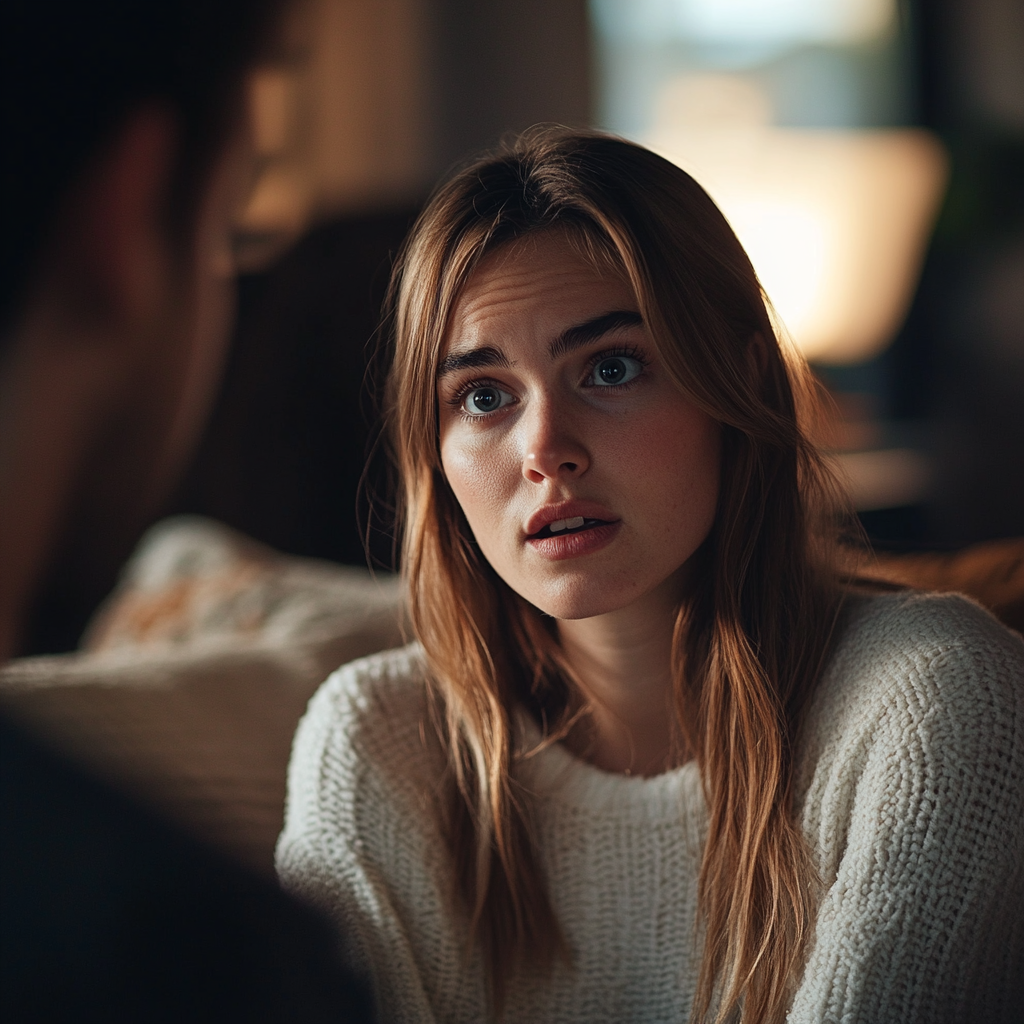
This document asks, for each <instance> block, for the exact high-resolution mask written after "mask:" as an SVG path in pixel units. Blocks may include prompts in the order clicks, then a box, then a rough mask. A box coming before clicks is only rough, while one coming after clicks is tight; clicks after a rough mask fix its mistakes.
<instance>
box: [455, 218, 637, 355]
mask: <svg viewBox="0 0 1024 1024" xmlns="http://www.w3.org/2000/svg"><path fill="white" fill-rule="evenodd" d="M612 300H614V304H615V305H616V306H617V307H624V308H634V309H635V308H638V304H637V300H636V296H635V294H634V292H633V289H632V286H631V285H630V284H629V282H628V279H627V277H626V275H625V272H624V271H623V270H622V269H621V268H618V267H614V266H613V265H612V264H611V263H610V261H609V260H598V259H596V258H594V257H593V256H592V254H591V253H589V252H587V251H586V250H585V249H584V248H583V246H582V245H580V244H579V241H578V240H577V239H576V238H574V237H573V236H572V235H571V234H570V233H569V232H567V231H565V230H564V229H558V228H553V229H546V230H544V231H537V232H532V233H531V234H529V235H526V236H524V237H521V238H518V239H515V240H514V241H510V242H508V243H506V244H504V245H502V246H500V247H499V248H497V249H495V250H493V251H492V252H489V253H487V254H486V255H485V256H484V257H483V258H482V259H481V260H480V262H479V263H478V264H477V266H476V267H475V268H474V269H473V271H472V272H471V273H470V275H469V276H468V278H467V280H466V282H465V285H464V286H463V288H462V289H461V290H460V292H459V295H458V296H457V298H456V300H455V302H454V303H453V306H452V312H451V315H450V317H449V323H448V330H447V331H446V339H445V344H446V346H447V345H448V344H450V343H451V339H452V336H453V335H456V334H459V333H461V332H462V331H464V330H466V329H467V328H472V327H473V326H475V325H479V324H480V323H481V321H486V320H488V319H493V318H494V317H496V316H508V315H510V314H511V313H512V312H514V311H525V310H527V309H529V310H532V311H534V312H536V311H537V310H538V309H543V308H551V309H552V310H557V309H558V308H559V307H564V306H572V305H574V304H576V305H578V304H580V303H583V304H587V303H594V302H597V303H598V304H601V303H602V302H605V301H612Z"/></svg>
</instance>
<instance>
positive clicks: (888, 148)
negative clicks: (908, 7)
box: [644, 75, 946, 365]
mask: <svg viewBox="0 0 1024 1024" xmlns="http://www.w3.org/2000/svg"><path fill="white" fill-rule="evenodd" d="M716 89H717V93H716ZM766 109H767V107H766V105H765V104H764V103H763V101H762V98H761V97H759V96H758V94H757V93H756V90H754V89H753V87H751V86H750V85H749V84H748V83H746V82H744V81H742V80H739V79H733V78H731V77H729V76H724V75H723V76H696V77H695V78H694V80H692V81H682V82H675V83H671V84H670V88H669V89H668V90H667V92H666V94H664V95H663V96H662V98H661V100H660V102H659V105H658V115H657V120H656V124H655V128H654V130H653V131H652V132H651V133H650V134H649V135H648V137H647V138H646V139H644V141H645V142H646V143H647V144H648V145H650V146H651V147H652V148H653V149H654V150H656V151H657V152H659V153H661V154H662V155H663V156H665V157H667V158H668V159H670V160H672V161H673V162H675V163H677V164H679V165H680V166H681V167H683V168H684V169H686V170H687V171H689V172H690V173H692V174H693V176H694V177H695V178H696V179H697V180H698V181H699V182H700V183H701V184H702V185H703V186H704V187H705V188H706V189H707V190H708V192H709V193H710V194H711V196H712V198H714V199H715V201H716V202H717V203H718V205H719V206H720V207H721V209H722V211H723V212H724V213H725V215H726V217H727V218H728V219H729V221H730V223H731V224H732V226H733V228H734V230H735V231H736V234H737V235H738V236H739V238H740V241H741V242H742V243H743V245H744V247H745V248H746V250H747V252H748V253H749V255H750V258H751V261H752V262H753V264H754V267H755V269H756V270H757V273H758V276H759V277H760V279H761V282H762V284H763V285H764V288H765V291H766V292H767V294H768V297H769V299H771V301H772V304H773V305H774V306H775V310H776V312H777V313H778V315H779V317H780V319H781V321H782V323H783V324H784V325H785V327H786V329H787V330H788V331H789V333H790V334H791V336H792V338H793V340H794V341H795V342H796V344H797V346H798V347H799V348H800V349H801V351H802V352H803V353H804V355H806V356H807V358H809V359H811V360H815V361H818V362H822V363H830V364H834V365H843V364H851V363H857V362H861V361H863V360H865V359H870V358H871V357H872V356H875V355H877V354H878V353H879V352H880V351H882V350H883V349H884V348H885V346H886V345H887V344H888V343H889V342H890V341H891V340H892V339H893V337H894V336H895V334H896V331H897V330H898V328H899V325H900V323H901V322H902V320H903V317H904V316H905V314H906V310H907V307H908V305H909V303H910V299H911V297H912V294H913V289H914V285H915V283H916V281H917V277H918V274H919V272H920V266H921V261H922V259H923V256H924V250H925V246H926V244H927V240H928V237H929V234H930V231H931V227H932V223H933V221H934V217H935V214H936V211H937V208H938V202H939V199H940V197H941V193H942V187H943V184H944V181H945V174H946V160H945V156H944V153H943V150H942V148H941V146H940V145H939V143H938V141H937V140H936V139H935V138H934V137H933V136H931V135H930V134H928V133H926V132H923V131H920V130H915V129H898V130H891V129H890V130H857V129H852V130H848V131H825V130H815V129H810V130H809V129H794V128H777V127H772V126H771V125H770V124H766V123H763V122H764V121H765V111H766ZM710 114H713V116H709V115H710Z"/></svg>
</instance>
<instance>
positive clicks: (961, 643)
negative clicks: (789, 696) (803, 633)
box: [823, 591, 1024, 700]
mask: <svg viewBox="0 0 1024 1024" xmlns="http://www.w3.org/2000/svg"><path fill="white" fill-rule="evenodd" d="M981 678H986V679H989V680H990V682H991V685H992V686H993V687H995V688H996V689H1000V690H1005V695H1006V696H1007V697H1008V698H1011V699H1021V698H1022V697H1024V690H1022V687H1024V639H1022V638H1021V636H1020V634H1018V633H1015V632H1013V631H1012V630H1010V629H1007V628H1006V627H1005V626H1004V625H1002V623H1000V622H999V621H998V620H997V619H995V618H994V617H993V616H992V615H991V614H990V613H989V612H988V611H986V610H985V609H984V608H982V607H981V606H980V605H979V604H977V603H976V602H974V601H972V600H971V599H970V598H968V597H964V596H962V595H960V594H929V593H921V592H918V591H900V592H897V593H890V594H877V595H870V596H869V595H862V594H858V595H852V596H851V597H850V598H849V599H848V602H847V607H846V609H845V614H844V615H843V617H842V620H841V622H840V626H839V631H838V634H837V638H836V642H835V644H834V647H833V651H832V656H831V659H830V664H829V666H828V668H827V670H826V672H825V677H824V680H823V683H824V688H825V690H826V691H827V690H829V689H830V688H831V689H832V690H834V691H840V692H845V693H846V694H847V695H848V696H851V697H853V698H855V699H856V698H857V697H861V696H864V697H868V699H871V698H874V699H883V700H884V699H886V697H887V694H888V695H889V696H891V694H892V692H894V691H899V690H901V689H905V688H907V687H911V688H913V689H915V690H917V691H919V692H920V691H921V690H922V689H924V690H927V689H929V688H930V687H931V686H935V687H938V688H939V690H940V691H941V693H944V694H950V695H952V694H954V693H959V692H962V691H970V690H973V689H975V688H976V686H977V684H978V682H979V681H980V679H981ZM829 684H831V687H830V686H829ZM863 687H867V690H868V691H869V692H868V693H866V694H862V693H861V692H860V691H861V689H862V688H863ZM936 696H939V693H938V692H937V693H936Z"/></svg>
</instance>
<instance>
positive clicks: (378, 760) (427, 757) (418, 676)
mask: <svg viewBox="0 0 1024 1024" xmlns="http://www.w3.org/2000/svg"><path fill="white" fill-rule="evenodd" d="M430 718H431V715H430V701H429V695H428V689H427V682H426V663H425V659H424V655H423V651H422V649H421V648H420V646H419V645H418V644H410V645H409V646H407V647H402V648H398V649H396V650H391V651H383V652H381V653H379V654H375V655H371V656H370V657H367V658H360V659H359V660H358V661H353V662H350V663H349V664H347V665H343V666H342V667H341V668H339V669H338V670H337V671H336V672H334V673H333V674H332V675H330V676H329V677H328V678H327V680H326V682H324V683H323V685H322V686H321V687H320V689H319V690H317V692H316V694H314V696H313V698H312V700H310V702H309V706H308V708H307V710H306V714H305V715H304V716H303V718H302V721H301V722H300V723H299V728H298V730H297V732H296V734H295V740H294V744H293V749H292V760H291V765H290V768H289V792H290V804H291V805H294V804H295V803H296V802H297V801H300V800H302V799H307V800H317V801H318V802H323V801H328V802H336V801H337V799H338V794H340V793H347V794H348V795H349V796H350V797H351V796H355V795H359V794H364V795H365V794H367V793H368V791H371V790H372V791H373V795H374V797H384V796H387V797H388V798H389V799H400V798H401V797H402V796H403V794H404V795H409V794H411V793H413V792H417V791H418V790H419V789H420V787H421V784H422V782H423V780H424V776H425V775H432V776H436V775H437V774H438V773H439V772H440V771H441V770H442V766H441V760H442V759H441V757H440V756H439V746H438V744H437V742H436V738H435V736H434V730H433V728H432V727H431V726H430Z"/></svg>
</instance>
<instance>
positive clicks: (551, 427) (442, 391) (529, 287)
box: [438, 231, 721, 619]
mask: <svg viewBox="0 0 1024 1024" xmlns="http://www.w3.org/2000/svg"><path fill="white" fill-rule="evenodd" d="M638 308H639V307H638V304H637V301H636V298H635V296H634V294H633V292H632V289H631V287H630V286H629V284H628V283H627V282H626V281H624V280H623V279H622V278H621V277H619V276H617V275H615V274H612V273H610V272H607V271H603V272H602V271H598V270H597V269H595V268H594V267H593V266H592V265H591V264H589V263H588V262H586V261H585V260H583V259H582V258H581V257H580V256H578V255H577V254H576V253H575V252H574V250H573V249H572V247H571V246H570V245H569V243H568V242H567V240H566V239H565V238H564V236H562V234H561V233H560V232H558V231H551V232H544V233H541V234H537V235H533V236H530V237H529V238H527V239H525V240H524V241H522V242H520V243H517V244H516V245H515V246H514V247H511V248H506V249H502V250H499V251H498V252H496V253H493V254H492V255H491V256H489V257H488V258H487V259H485V260H484V261H483V262H482V263H481V264H480V266H479V267H478V269H477V270H476V271H475V273H474V274H473V276H472V277H471V278H470V281H469V283H468V285H467V287H466V289H465V291H464V292H463V295H462V297H461V299H460V301H459V302H458V304H457V305H456V308H455V310H454V313H453V317H452V321H451V324H450V326H449V331H448V336H447V338H446V349H445V353H444V354H445V355H451V354H462V353H464V352H467V351H471V350H474V349H478V348H482V347H484V346H491V347H493V348H495V349H498V350H500V351H501V352H502V353H504V355H505V356H506V357H507V359H508V362H509V363H510V366H508V367H502V366H488V367H486V368H468V369H461V370H458V371H457V372H454V373H451V374H447V375H445V376H444V377H442V378H441V380H440V381H439V383H438V398H439V408H440V426H441V460H442V464H443V467H444V471H445V474H446V476H447V479H448V482H449V485H450V486H451V488H452V490H453V492H454V494H455V496H456V498H457V499H458V501H459V504H460V505H461V506H462V509H463V512H464V513H465V515H466V518H467V520H468V522H469V524H470V527H471V528H472V530H473V533H474V535H475V537H476V539H477V542H478V543H479V545H480V548H481V550H482V551H483V553H484V555H485V556H486V558H487V559H488V561H489V562H490V563H491V565H492V566H493V567H494V569H495V570H496V571H497V572H498V574H499V575H500V576H501V577H502V579H504V580H505V582H506V583H508V585H509V586H510V587H512V589H513V590H515V591H516V592H517V593H518V594H520V595H521V596H522V597H524V598H525V599H526V600H527V601H529V602H531V603H532V604H533V605H535V606H536V607H538V608H540V609H541V610H542V611H544V612H546V613H547V614H549V615H552V616H554V617H556V618H559V619H584V618H590V617H592V616H597V615H606V614H608V613H610V612H616V611H619V610H621V609H625V608H627V607H629V606H631V605H634V604H636V603H637V602H640V603H643V602H644V601H645V600H651V599H652V598H655V599H656V602H657V603H659V604H661V603H663V602H665V601H670V602H673V603H674V602H675V601H677V600H678V598H679V596H680V592H681V588H682V585H683V580H684V578H685V572H686V569H685V567H686V563H687V560H688V559H689V558H690V557H691V555H692V554H693V553H694V551H695V550H696V549H697V548H698V547H699V546H700V544H701V543H702V542H703V540H704V539H705V537H706V536H707V534H708V532H709V531H710V529H711V525H712V522H713V519H714V513H715V505H716V501H717V497H718V483H719V454H720V443H721V442H720V433H719V428H718V424H717V423H716V422H715V421H714V420H712V419H711V418H710V417H708V416H707V415H706V414H705V413H703V412H701V411H700V410H698V409H697V408H695V407H694V406H693V405H692V404H690V403H689V402H688V401H687V400H686V399H685V398H684V397H683V396H682V395H681V394H680V392H679V391H678V389H677V388H676V386H675V384H674V383H673V382H672V380H671V379H670V378H669V376H668V374H667V372H666V371H665V370H664V367H663V365H662V363H661V361H660V359H659V357H658V353H657V350H656V348H655V346H654V342H653V341H652V339H651V337H650V335H649V334H648V332H647V330H646V328H645V327H644V326H640V325H637V326H626V327H618V328H616V329H614V330H612V331H609V332H608V333H606V334H604V335H603V336H601V337H599V338H597V339H596V340H594V341H591V342H588V343H587V344H586V345H585V346H583V347H582V348H579V349H576V350H574V351H570V352H567V353H565V354H562V355H558V356H556V357H554V358H552V356H551V355H550V353H549V345H550V344H551V342H552V341H554V340H555V339H556V338H557V337H558V336H559V335H560V334H561V333H562V332H563V331H565V330H566V329H567V328H569V327H572V326H575V325H577V324H580V323H584V322H587V321H589V320H592V319H593V318H595V317H597V316H601V315H603V314H605V313H608V312H610V311H613V310H629V311H636V310H638ZM625 349H629V350H633V351H635V352H636V353H637V355H638V356H640V357H642V359H641V362H642V363H643V368H642V370H641V372H640V373H639V375H638V376H637V377H636V379H635V380H632V381H630V382H629V383H627V384H624V385H621V386H618V387H601V386H593V380H594V372H593V367H594V365H595V360H596V359H598V358H600V357H602V354H604V353H609V352H615V351H622V350H625ZM588 382H589V383H590V386H587V383H588ZM469 386H472V387H492V388H499V389H501V391H502V392H504V393H505V394H506V395H507V396H509V397H508V398H507V399H503V401H506V402H507V404H505V405H504V407H502V408H499V409H498V410H497V411H496V412H491V413H489V414H488V415H486V416H479V417H476V418H473V417H471V416H470V415H469V414H468V413H467V411H466V409H467V406H466V399H465V395H466V388H467V387H469ZM460 394H461V395H462V396H463V397H462V400H461V404H460V402H459V401H458V398H459V395H460ZM567 500H585V501H594V502H598V503H600V504H601V505H602V506H603V507H604V508H606V509H608V510H609V511H610V512H611V513H613V514H614V516H615V518H617V519H618V520H620V527H619V529H618V532H617V533H616V534H615V536H614V538H613V539H612V540H611V542H610V543H608V544H606V545H605V546H604V547H602V548H601V549H600V550H597V551H593V552H590V553H587V554H583V555H580V556H578V557H573V558H568V559H563V560H558V561H554V560H551V559H547V558H544V557H543V556H542V555H541V554H539V553H538V552H537V550H536V549H535V547H534V546H532V545H531V544H529V543H528V542H527V539H526V538H527V532H526V524H527V521H528V519H529V518H530V516H531V515H532V514H533V513H534V512H535V511H537V510H538V509H539V508H541V507H542V506H544V505H547V504H552V503H556V502H562V501H567Z"/></svg>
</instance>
